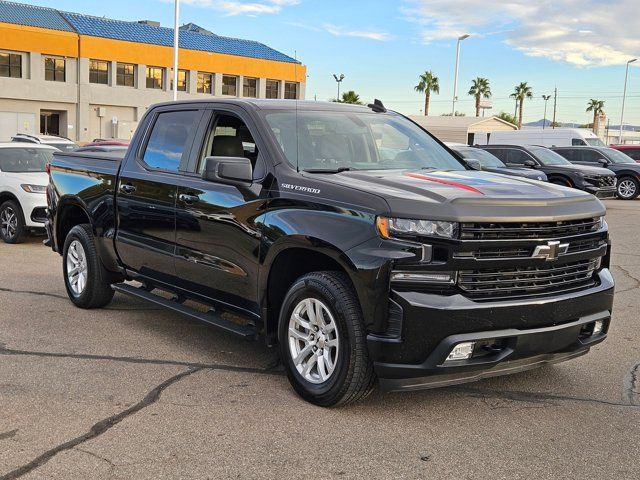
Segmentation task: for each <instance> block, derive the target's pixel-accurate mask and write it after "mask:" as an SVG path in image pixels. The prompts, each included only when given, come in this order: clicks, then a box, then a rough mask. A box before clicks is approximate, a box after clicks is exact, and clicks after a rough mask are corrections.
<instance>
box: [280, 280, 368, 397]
mask: <svg viewBox="0 0 640 480" xmlns="http://www.w3.org/2000/svg"><path fill="white" fill-rule="evenodd" d="M309 311H311V314H310V313H309ZM278 339H279V343H280V354H281V358H282V362H283V364H284V366H285V369H286V372H287V376H288V378H289V382H290V383H291V385H292V386H293V388H294V390H295V391H296V392H297V393H298V394H299V395H300V396H301V397H302V398H304V399H305V400H307V401H308V402H311V403H314V404H316V405H319V406H322V407H331V406H337V405H344V404H347V403H351V402H355V401H357V400H360V399H362V398H364V397H366V396H367V395H368V394H369V393H370V392H371V391H372V390H373V386H374V383H375V374H374V372H373V365H372V363H371V361H370V360H369V355H368V351H367V344H366V333H365V329H364V324H363V321H362V311H361V309H360V304H359V302H358V299H357V296H356V293H355V291H354V289H353V287H352V285H351V282H350V281H349V278H348V277H347V276H346V275H345V274H344V273H340V272H313V273H309V274H306V275H303V276H302V277H300V278H299V279H298V280H296V282H295V283H294V284H293V285H292V286H291V288H290V289H289V291H288V292H287V295H286V296H285V298H284V301H283V302H282V309H281V311H280V320H279V327H278ZM296 357H297V358H298V359H296Z"/></svg>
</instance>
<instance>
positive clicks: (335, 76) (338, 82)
mask: <svg viewBox="0 0 640 480" xmlns="http://www.w3.org/2000/svg"><path fill="white" fill-rule="evenodd" d="M333 78H335V79H336V83H337V84H338V97H337V98H336V101H338V102H339V101H340V83H342V80H344V73H341V74H340V75H336V74H335V73H334V74H333Z"/></svg>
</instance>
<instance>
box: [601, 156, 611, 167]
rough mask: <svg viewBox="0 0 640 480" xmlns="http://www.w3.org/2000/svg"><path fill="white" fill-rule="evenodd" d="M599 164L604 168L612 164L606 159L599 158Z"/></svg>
mask: <svg viewBox="0 0 640 480" xmlns="http://www.w3.org/2000/svg"><path fill="white" fill-rule="evenodd" d="M598 163H599V164H600V165H602V166H603V167H608V166H609V164H610V162H609V160H607V159H606V158H599V159H598Z"/></svg>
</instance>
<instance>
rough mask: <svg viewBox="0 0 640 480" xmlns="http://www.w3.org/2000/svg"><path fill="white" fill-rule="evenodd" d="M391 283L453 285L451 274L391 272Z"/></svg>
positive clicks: (453, 278)
mask: <svg viewBox="0 0 640 480" xmlns="http://www.w3.org/2000/svg"><path fill="white" fill-rule="evenodd" d="M391 281H392V282H407V283H415V282H418V283H454V281H455V274H454V273H453V272H397V271H396V272H391Z"/></svg>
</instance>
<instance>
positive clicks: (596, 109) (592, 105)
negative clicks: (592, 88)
mask: <svg viewBox="0 0 640 480" xmlns="http://www.w3.org/2000/svg"><path fill="white" fill-rule="evenodd" d="M586 111H587V112H593V133H598V116H599V115H600V114H601V113H602V112H603V111H604V100H595V99H593V98H592V99H591V100H589V103H587V110H586Z"/></svg>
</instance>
